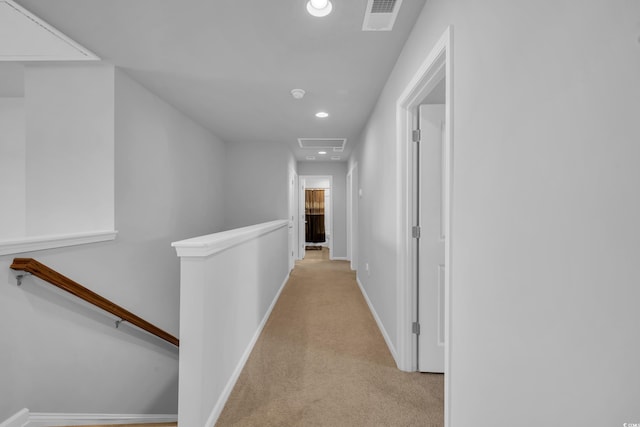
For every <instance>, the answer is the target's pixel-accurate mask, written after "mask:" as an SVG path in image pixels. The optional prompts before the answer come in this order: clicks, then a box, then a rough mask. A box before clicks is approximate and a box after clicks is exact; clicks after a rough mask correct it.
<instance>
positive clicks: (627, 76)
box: [353, 0, 640, 426]
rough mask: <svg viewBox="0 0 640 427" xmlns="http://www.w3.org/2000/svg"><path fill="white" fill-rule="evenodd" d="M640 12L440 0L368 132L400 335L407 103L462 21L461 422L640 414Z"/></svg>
mask: <svg viewBox="0 0 640 427" xmlns="http://www.w3.org/2000/svg"><path fill="white" fill-rule="evenodd" d="M638 16H640V3H638V2H630V1H626V0H614V1H605V0H592V1H588V2H584V1H578V0H562V1H556V2H542V3H540V2H526V1H523V0H516V1H509V2H505V1H499V0H489V1H486V2H482V3H473V2H467V1H463V0H431V1H429V2H427V3H426V6H425V8H424V10H423V12H422V14H421V15H420V17H419V19H418V21H417V24H416V27H415V28H414V30H413V33H412V35H411V36H410V38H409V40H408V42H407V44H406V46H405V49H404V52H403V54H402V55H401V57H400V58H399V60H398V62H397V65H396V67H395V69H394V71H393V73H392V75H391V77H390V79H389V81H388V82H387V85H386V88H385V89H384V91H383V93H382V95H381V98H380V100H379V103H378V105H377V107H376V109H375V111H374V113H373V115H372V117H371V119H370V121H369V124H368V125H367V127H366V129H365V131H364V133H363V136H362V141H361V143H360V145H359V146H358V149H357V151H356V153H355V155H354V157H353V161H358V167H359V171H360V180H361V181H360V186H361V187H362V188H363V197H362V199H361V200H360V201H361V205H360V229H359V231H360V238H359V248H360V255H359V259H360V265H362V263H364V262H367V261H368V262H369V263H370V264H371V266H372V270H371V277H362V276H361V277H360V278H361V281H362V282H363V284H364V287H365V289H366V291H367V293H368V294H369V297H370V298H371V300H372V302H373V304H374V306H375V308H376V310H377V312H378V314H379V315H380V318H381V319H382V322H383V323H384V324H385V327H386V330H387V331H388V332H389V333H390V334H391V335H393V337H392V338H393V339H394V340H395V339H396V338H397V337H395V316H396V301H395V288H394V285H393V283H394V278H395V273H396V271H395V270H396V265H395V259H396V258H395V252H396V251H397V248H396V247H395V241H396V236H395V232H394V230H395V221H396V220H397V218H395V214H394V209H395V206H393V204H392V203H390V201H392V200H395V196H394V194H393V191H394V189H395V182H394V180H395V177H396V170H395V165H396V159H395V146H394V143H391V141H394V139H395V102H396V100H397V98H398V96H399V95H400V93H401V91H402V89H403V88H404V87H405V86H406V85H407V83H408V81H409V80H410V79H411V77H412V76H413V75H414V73H415V72H416V70H417V69H418V67H419V65H420V63H421V61H423V60H424V58H425V56H426V55H427V54H428V52H429V51H430V50H431V48H432V47H433V45H434V43H435V42H436V41H437V39H438V38H439V37H440V35H441V34H442V33H443V32H444V30H445V28H446V27H447V25H449V24H453V26H454V37H453V40H454V42H453V49H454V57H453V66H454V71H453V72H454V80H453V85H454V97H453V103H454V140H453V143H454V176H453V210H454V214H453V234H452V239H453V241H452V243H453V266H452V275H453V276H452V277H453V284H452V297H453V313H452V316H453V317H452V334H453V335H452V342H451V351H452V355H451V372H450V377H449V380H450V381H451V390H450V392H451V394H450V401H449V403H450V405H451V406H450V407H451V411H452V412H451V424H450V425H452V426H469V425H495V426H505V425H513V424H514V423H515V424H517V425H519V426H539V425H581V426H582V425H583V426H601V425H622V424H623V423H625V422H638V421H637V420H640V407H639V406H638V404H637V402H638V396H640V365H639V364H638V363H637V354H638V352H639V351H640V341H639V340H638V339H637V338H638V336H640V322H638V315H637V312H638V308H637V305H638V301H640V287H638V286H637V284H638V283H639V282H640V270H638V268H637V266H638V265H639V264H640V259H639V258H638V242H639V241H640V225H639V224H638V220H637V219H638V218H639V217H640V202H639V200H638V197H637V193H638V192H637V184H638V182H640V168H638V166H637V165H638V159H639V158H640V145H638V144H637V141H639V140H640V124H639V123H640V122H638V120H637V113H638V111H640V85H638V76H639V75H640V46H639V45H638V36H639V35H640V33H639V31H640V30H639V29H638ZM374 192H375V194H377V196H376V197H375V198H374Z"/></svg>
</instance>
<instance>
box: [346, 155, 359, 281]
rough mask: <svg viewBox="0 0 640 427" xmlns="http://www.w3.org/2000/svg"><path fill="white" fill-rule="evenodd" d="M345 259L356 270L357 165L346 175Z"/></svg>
mask: <svg viewBox="0 0 640 427" xmlns="http://www.w3.org/2000/svg"><path fill="white" fill-rule="evenodd" d="M347 259H348V260H349V261H350V264H351V270H357V269H358V163H357V162H356V163H354V164H353V166H352V167H351V169H349V173H347Z"/></svg>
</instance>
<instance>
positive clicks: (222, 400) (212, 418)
mask: <svg viewBox="0 0 640 427" xmlns="http://www.w3.org/2000/svg"><path fill="white" fill-rule="evenodd" d="M288 281H289V274H287V277H285V278H284V282H282V285H281V286H280V289H279V290H278V292H277V293H276V296H275V297H274V298H273V301H272V302H271V305H270V306H269V308H268V309H267V312H266V313H265V314H264V317H263V318H262V321H261V322H260V325H258V328H257V329H256V332H255V334H253V338H251V341H250V342H249V344H248V345H247V348H246V349H245V351H244V353H242V357H241V358H240V360H239V361H238V364H237V365H236V368H235V369H234V371H233V374H231V378H229V381H227V385H225V387H224V389H223V390H222V393H221V394H220V397H219V398H218V401H217V402H216V404H215V405H214V407H213V409H212V410H211V414H209V417H208V418H207V422H206V423H205V427H213V426H214V425H215V424H216V421H218V417H219V416H220V414H221V413H222V410H223V409H224V405H225V404H226V403H227V400H228V399H229V395H230V394H231V392H232V391H233V387H235V385H236V382H237V381H238V378H239V377H240V374H241V373H242V370H243V369H244V365H245V364H246V363H247V360H248V359H249V356H250V355H251V352H252V351H253V347H254V346H255V345H256V342H257V341H258V338H260V334H262V330H263V329H264V325H266V323H267V320H269V316H271V312H272V311H273V308H274V307H275V306H276V303H277V302H278V299H280V294H281V293H282V290H283V289H284V287H285V285H286V284H287V282H288Z"/></svg>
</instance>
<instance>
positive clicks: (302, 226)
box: [298, 176, 307, 259]
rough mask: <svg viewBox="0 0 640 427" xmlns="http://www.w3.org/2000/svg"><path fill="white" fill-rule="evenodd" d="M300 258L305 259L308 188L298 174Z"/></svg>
mask: <svg viewBox="0 0 640 427" xmlns="http://www.w3.org/2000/svg"><path fill="white" fill-rule="evenodd" d="M298 181H299V182H298V187H299V190H300V191H299V192H298V259H304V255H305V242H306V224H307V218H306V215H305V212H304V209H305V206H304V202H305V197H304V190H305V188H306V184H305V179H304V177H301V176H298Z"/></svg>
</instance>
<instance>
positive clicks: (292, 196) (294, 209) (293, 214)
mask: <svg viewBox="0 0 640 427" xmlns="http://www.w3.org/2000/svg"><path fill="white" fill-rule="evenodd" d="M297 180H298V174H297V173H296V172H295V171H293V170H290V171H289V271H291V270H293V267H295V265H296V256H295V254H296V252H297V245H298V243H297V239H296V235H297V233H296V224H297V216H298V205H297V203H296V198H297V195H298V188H297V186H296V181H297Z"/></svg>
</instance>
